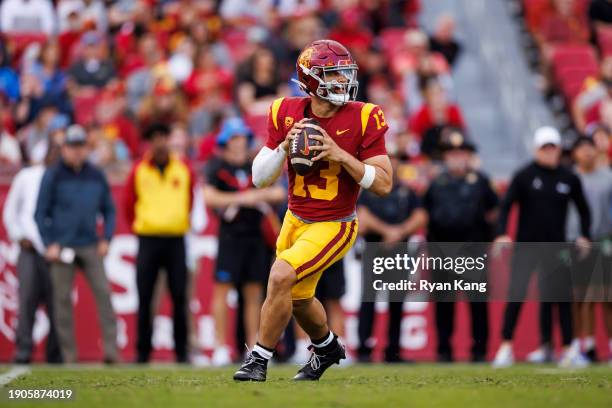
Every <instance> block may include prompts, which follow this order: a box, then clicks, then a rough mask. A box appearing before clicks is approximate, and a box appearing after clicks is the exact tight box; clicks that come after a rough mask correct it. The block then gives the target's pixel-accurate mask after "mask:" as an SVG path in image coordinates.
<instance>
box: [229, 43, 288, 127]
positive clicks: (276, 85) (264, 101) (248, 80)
mask: <svg viewBox="0 0 612 408" xmlns="http://www.w3.org/2000/svg"><path fill="white" fill-rule="evenodd" d="M237 76H238V79H237V82H238V85H237V89H236V94H237V98H238V106H239V107H240V109H241V110H242V111H243V112H245V113H246V114H248V115H263V114H265V113H266V112H267V109H268V108H269V106H270V103H271V102H272V100H273V99H274V98H276V97H277V96H278V95H280V94H281V93H283V92H284V90H283V87H281V84H283V81H282V80H281V77H280V68H279V66H278V63H277V61H276V59H275V57H274V54H273V53H272V51H270V50H269V49H266V48H259V49H257V50H256V51H255V53H254V54H253V55H252V56H251V57H250V58H249V59H248V60H247V61H246V62H245V63H244V65H243V66H241V67H240V69H239V70H238V75H237ZM285 93H286V92H285Z"/></svg>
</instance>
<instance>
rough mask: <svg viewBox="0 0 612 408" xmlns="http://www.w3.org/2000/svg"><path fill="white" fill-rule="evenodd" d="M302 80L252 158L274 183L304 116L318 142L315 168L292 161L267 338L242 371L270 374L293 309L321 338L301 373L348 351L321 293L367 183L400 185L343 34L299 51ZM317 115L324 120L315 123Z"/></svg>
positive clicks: (380, 120) (259, 181)
mask: <svg viewBox="0 0 612 408" xmlns="http://www.w3.org/2000/svg"><path fill="white" fill-rule="evenodd" d="M296 65H297V67H296V68H297V76H298V80H297V81H296V82H297V83H298V85H299V86H300V88H301V89H302V90H303V91H304V92H306V93H307V94H308V96H307V97H295V98H280V99H277V100H275V101H274V102H273V103H272V105H271V107H270V113H269V118H268V141H267V143H266V146H264V147H263V148H262V149H261V151H260V152H259V153H258V154H257V156H256V158H255V160H254V162H253V183H254V184H255V186H257V187H264V186H268V185H270V184H271V183H273V182H274V181H275V180H276V179H277V178H278V176H279V175H280V173H281V171H282V169H283V164H284V163H285V161H286V159H287V152H288V150H289V143H290V142H291V141H292V140H293V139H295V137H296V136H297V135H299V134H300V133H301V132H302V130H303V129H304V128H305V126H313V127H315V129H316V130H318V131H319V132H320V134H321V135H311V136H310V137H311V138H313V139H316V140H318V141H319V142H320V143H321V144H320V145H319V146H311V147H310V149H313V150H317V151H319V153H318V154H317V156H316V157H314V159H313V161H317V162H319V163H318V166H316V167H315V168H314V169H313V170H312V171H310V172H309V173H307V174H306V175H304V176H300V175H298V174H296V172H295V171H294V170H293V168H292V167H291V165H289V166H288V171H289V209H288V210H287V213H286V215H285V219H284V220H283V225H282V228H281V231H280V234H279V237H278V240H277V242H276V261H275V262H274V264H273V265H272V269H271V271H270V277H269V280H268V290H267V295H266V300H265V302H264V304H263V306H262V309H261V318H260V326H259V334H258V341H257V343H256V344H255V346H254V348H253V350H252V351H251V352H250V353H249V355H248V356H247V358H246V360H245V362H244V364H243V365H242V366H241V367H240V369H239V370H238V371H237V372H236V373H235V374H234V379H235V380H240V381H265V380H266V370H267V364H268V360H269V359H270V358H271V357H272V354H273V350H274V348H275V347H276V344H277V342H278V341H279V339H280V337H281V334H282V333H283V330H284V329H285V327H286V326H287V324H288V323H289V320H290V319H291V315H293V316H294V317H295V319H296V321H297V322H298V324H299V325H300V326H301V327H302V328H303V329H304V331H305V332H306V333H307V334H308V336H309V337H310V339H311V341H312V345H311V346H310V350H311V356H310V359H309V361H308V362H307V363H306V364H305V365H304V366H303V367H302V368H301V369H300V370H299V371H298V373H297V375H296V376H295V377H294V379H295V380H306V381H313V380H318V379H319V378H320V377H321V375H322V374H323V373H324V372H325V370H326V369H327V368H329V367H330V366H331V365H333V364H337V363H339V362H340V360H342V359H344V358H345V357H346V356H345V350H344V346H343V345H342V344H340V342H339V341H338V337H337V336H336V335H335V334H334V333H332V332H331V331H330V329H329V326H328V324H327V316H326V314H325V310H324V309H323V306H322V305H321V303H320V302H319V301H318V300H317V299H316V298H315V297H314V293H315V289H316V286H317V282H318V281H319V278H320V277H321V274H322V273H323V271H325V269H326V268H327V267H329V266H330V265H332V264H333V263H334V262H336V261H338V260H339V259H341V258H342V257H343V256H344V255H345V254H346V252H347V251H348V250H349V248H350V247H351V246H352V245H353V243H354V242H355V238H356V237H357V219H356V215H355V205H356V201H357V196H358V194H359V189H360V187H361V188H365V189H368V190H370V191H372V192H373V193H375V194H378V195H381V196H383V195H386V194H388V193H389V192H390V191H391V184H392V176H391V174H392V170H391V164H390V161H389V158H388V156H387V152H386V150H385V139H384V135H385V132H386V131H387V128H388V127H387V124H386V123H385V117H384V115H383V112H382V110H381V109H380V108H379V107H378V106H376V105H374V104H371V103H362V102H355V101H354V100H355V97H356V94H357V87H358V82H357V64H356V63H355V60H354V59H353V57H352V56H351V54H350V53H349V51H348V50H347V49H346V48H345V47H344V46H343V45H342V44H340V43H338V42H336V41H330V40H320V41H315V42H314V43H312V44H311V45H309V46H308V47H306V48H305V49H304V50H303V51H302V53H301V54H300V56H299V58H298V61H297V64H296ZM306 118H313V119H316V120H317V121H318V122H319V124H320V126H316V125H313V124H312V123H308V124H307V123H306V122H307V120H305V119H306Z"/></svg>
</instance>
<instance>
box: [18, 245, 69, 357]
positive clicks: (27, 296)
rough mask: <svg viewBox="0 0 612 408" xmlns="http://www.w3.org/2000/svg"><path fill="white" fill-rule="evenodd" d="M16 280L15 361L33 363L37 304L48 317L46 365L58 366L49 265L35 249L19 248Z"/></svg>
mask: <svg viewBox="0 0 612 408" xmlns="http://www.w3.org/2000/svg"><path fill="white" fill-rule="evenodd" d="M17 276H18V279H19V319H18V320H17V336H16V339H15V361H17V362H23V363H25V362H29V361H30V360H31V359H32V349H33V347H34V342H33V340H32V327H34V320H35V316H36V309H37V308H38V306H39V305H40V304H44V305H45V306H46V308H47V315H48V317H49V336H48V337H47V347H46V355H47V356H46V357H47V362H48V363H61V362H62V353H61V350H60V347H59V343H58V340H57V333H56V331H55V322H54V321H55V319H54V316H53V293H52V285H51V277H50V275H49V265H47V262H46V261H45V260H44V258H43V257H42V256H41V255H40V254H38V252H36V251H35V250H34V249H23V248H22V249H21V252H19V257H18V258H17Z"/></svg>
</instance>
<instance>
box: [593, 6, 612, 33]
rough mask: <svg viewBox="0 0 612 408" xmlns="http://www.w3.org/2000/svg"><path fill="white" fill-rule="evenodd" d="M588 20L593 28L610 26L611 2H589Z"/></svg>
mask: <svg viewBox="0 0 612 408" xmlns="http://www.w3.org/2000/svg"><path fill="white" fill-rule="evenodd" d="M589 20H590V23H591V25H593V26H595V28H599V27H600V26H604V27H605V26H609V25H610V24H612V2H610V1H609V0H591V3H590V4H589Z"/></svg>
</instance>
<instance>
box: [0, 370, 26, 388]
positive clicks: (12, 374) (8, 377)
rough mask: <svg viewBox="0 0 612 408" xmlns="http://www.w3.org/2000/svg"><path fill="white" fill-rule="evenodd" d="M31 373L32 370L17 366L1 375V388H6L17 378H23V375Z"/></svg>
mask: <svg viewBox="0 0 612 408" xmlns="http://www.w3.org/2000/svg"><path fill="white" fill-rule="evenodd" d="M29 373H30V369H29V368H28V367H24V366H15V367H13V368H11V369H10V370H8V371H7V372H6V373H4V374H0V387H4V386H5V385H7V384H8V383H10V382H11V381H13V380H14V379H16V378H17V377H21V376H22V375H27V374H29Z"/></svg>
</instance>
